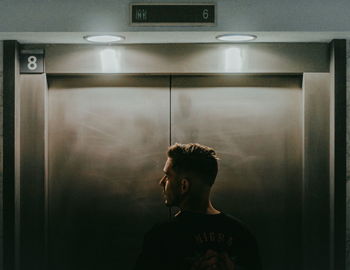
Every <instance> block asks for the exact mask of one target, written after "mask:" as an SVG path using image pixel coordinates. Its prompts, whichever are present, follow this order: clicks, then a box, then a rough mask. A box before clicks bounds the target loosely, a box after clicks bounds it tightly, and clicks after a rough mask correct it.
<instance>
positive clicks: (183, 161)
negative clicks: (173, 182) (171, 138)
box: [167, 143, 219, 187]
mask: <svg viewBox="0 0 350 270" xmlns="http://www.w3.org/2000/svg"><path fill="white" fill-rule="evenodd" d="M167 154H168V157H169V158H171V159H172V162H173V170H174V171H175V172H176V173H180V174H181V173H184V174H191V173H192V174H194V175H196V176H198V177H199V178H200V179H201V180H202V181H203V182H204V183H205V184H207V185H209V186H210V187H211V186H212V185H213V184H214V181H215V178H216V175H217V173H218V162H217V160H218V159H219V158H218V157H217V156H216V153H215V150H214V149H212V148H210V147H208V146H205V145H201V144H198V143H188V144H180V143H175V144H174V145H172V146H170V147H169V148H168V152H167Z"/></svg>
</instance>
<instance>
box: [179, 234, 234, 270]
mask: <svg viewBox="0 0 350 270" xmlns="http://www.w3.org/2000/svg"><path fill="white" fill-rule="evenodd" d="M193 237H194V239H193V240H194V242H195V247H196V253H195V255H194V256H193V257H191V258H187V260H186V261H187V262H188V264H189V266H190V268H189V269H191V270H202V269H217V270H233V269H234V260H235V256H234V254H233V238H232V236H231V235H227V234H225V233H222V232H201V233H198V234H195V235H194V236H193Z"/></svg>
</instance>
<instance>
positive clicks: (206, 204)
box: [180, 200, 220, 215]
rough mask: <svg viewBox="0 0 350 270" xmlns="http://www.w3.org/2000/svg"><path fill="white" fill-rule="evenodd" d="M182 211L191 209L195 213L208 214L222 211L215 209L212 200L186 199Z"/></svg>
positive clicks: (181, 207)
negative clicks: (192, 200) (194, 200)
mask: <svg viewBox="0 0 350 270" xmlns="http://www.w3.org/2000/svg"><path fill="white" fill-rule="evenodd" d="M180 209H181V212H183V211H189V212H193V213H200V214H207V215H216V214H220V211H219V210H217V209H215V208H214V207H213V205H212V204H211V201H210V200H206V201H201V202H198V201H197V202H190V201H188V200H187V201H185V202H183V203H182V205H180Z"/></svg>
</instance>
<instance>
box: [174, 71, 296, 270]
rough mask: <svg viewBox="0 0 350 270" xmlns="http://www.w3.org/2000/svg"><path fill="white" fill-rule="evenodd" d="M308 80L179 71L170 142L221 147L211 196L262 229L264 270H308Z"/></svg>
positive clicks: (257, 232)
mask: <svg viewBox="0 0 350 270" xmlns="http://www.w3.org/2000/svg"><path fill="white" fill-rule="evenodd" d="M301 82H302V78H301V77H298V76H175V77H173V79H172V90H171V108H172V109H171V137H172V139H171V141H172V143H175V142H186V143H187V142H198V143H201V144H205V145H209V146H211V147H214V148H215V149H216V151H217V153H218V156H219V157H220V159H221V160H220V161H219V173H218V178H217V180H216V183H215V184H214V187H213V192H212V200H213V203H214V206H216V207H218V208H219V209H220V210H222V211H224V212H226V213H228V214H231V215H233V216H236V217H237V218H239V219H241V220H242V221H243V222H244V223H246V224H247V225H248V227H249V228H250V229H251V231H252V232H253V233H254V234H255V235H256V238H257V241H258V245H259V248H260V253H261V257H262V262H263V266H264V269H268V270H280V269H285V270H287V269H288V270H296V269H301V268H302V267H301V254H302V251H301V247H302V246H301V241H302V239H301V237H302V233H301V226H302V220H301V218H302V203H301V199H302V115H303V114H302V88H301V86H302V85H301Z"/></svg>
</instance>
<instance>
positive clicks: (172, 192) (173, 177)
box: [159, 158, 180, 206]
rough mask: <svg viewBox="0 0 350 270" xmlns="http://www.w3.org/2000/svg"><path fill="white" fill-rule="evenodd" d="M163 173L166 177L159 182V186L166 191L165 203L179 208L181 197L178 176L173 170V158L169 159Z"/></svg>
mask: <svg viewBox="0 0 350 270" xmlns="http://www.w3.org/2000/svg"><path fill="white" fill-rule="evenodd" d="M163 171H164V174H165V175H164V176H163V178H162V179H161V180H160V181H159V185H161V186H162V187H163V190H164V203H165V204H166V205H167V206H178V203H179V197H180V196H179V195H180V191H179V184H178V175H177V174H176V173H175V171H174V170H173V161H172V159H171V158H168V159H167V161H166V163H165V166H164V169H163Z"/></svg>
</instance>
